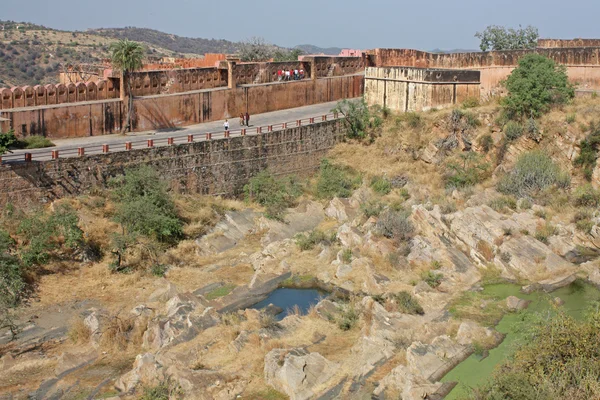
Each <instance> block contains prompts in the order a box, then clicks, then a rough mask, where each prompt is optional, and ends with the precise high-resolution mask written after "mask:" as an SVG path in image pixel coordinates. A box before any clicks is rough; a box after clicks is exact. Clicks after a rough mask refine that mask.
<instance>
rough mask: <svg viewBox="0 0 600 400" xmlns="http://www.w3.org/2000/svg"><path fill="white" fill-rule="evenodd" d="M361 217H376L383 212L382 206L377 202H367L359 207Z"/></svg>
mask: <svg viewBox="0 0 600 400" xmlns="http://www.w3.org/2000/svg"><path fill="white" fill-rule="evenodd" d="M360 209H361V211H362V212H363V215H364V216H365V217H367V218H371V217H377V216H378V215H379V214H381V212H382V211H383V204H381V203H380V202H378V201H373V200H371V201H368V202H366V203H362V204H361V205H360Z"/></svg>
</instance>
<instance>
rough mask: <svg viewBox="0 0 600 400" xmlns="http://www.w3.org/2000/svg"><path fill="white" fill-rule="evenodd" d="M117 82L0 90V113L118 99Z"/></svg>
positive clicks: (107, 81) (104, 80)
mask: <svg viewBox="0 0 600 400" xmlns="http://www.w3.org/2000/svg"><path fill="white" fill-rule="evenodd" d="M119 97H120V93H119V84H118V81H116V82H115V81H114V80H112V79H108V80H106V79H101V80H98V81H93V82H85V83H84V82H79V83H68V84H62V83H59V84H56V85H52V84H48V85H36V86H22V87H13V88H0V111H3V112H4V111H9V110H12V109H15V108H24V107H36V106H46V105H54V104H66V103H78V102H85V101H95V100H106V99H118V98H119Z"/></svg>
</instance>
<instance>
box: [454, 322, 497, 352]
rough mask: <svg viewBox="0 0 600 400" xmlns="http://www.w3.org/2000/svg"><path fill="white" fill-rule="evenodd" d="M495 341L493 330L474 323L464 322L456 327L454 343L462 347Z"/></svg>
mask: <svg viewBox="0 0 600 400" xmlns="http://www.w3.org/2000/svg"><path fill="white" fill-rule="evenodd" d="M492 340H493V341H495V340H496V333H495V331H494V330H493V329H490V328H487V327H483V326H481V325H479V324H478V323H477V322H475V321H464V322H463V323H461V324H460V326H459V327H458V332H457V333H456V342H457V343H458V344H461V345H463V346H467V345H470V344H473V343H474V342H479V343H481V342H484V343H486V342H489V341H492Z"/></svg>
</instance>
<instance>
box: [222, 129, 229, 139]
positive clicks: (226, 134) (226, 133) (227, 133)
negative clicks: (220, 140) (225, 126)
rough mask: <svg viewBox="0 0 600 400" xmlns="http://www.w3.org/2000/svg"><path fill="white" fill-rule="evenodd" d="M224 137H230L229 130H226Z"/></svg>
mask: <svg viewBox="0 0 600 400" xmlns="http://www.w3.org/2000/svg"><path fill="white" fill-rule="evenodd" d="M223 137H225V138H228V137H229V130H226V131H225V134H224V135H223Z"/></svg>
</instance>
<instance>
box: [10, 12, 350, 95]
mask: <svg viewBox="0 0 600 400" xmlns="http://www.w3.org/2000/svg"><path fill="white" fill-rule="evenodd" d="M120 39H129V40H134V41H136V42H140V43H142V44H143V45H144V46H145V47H146V54H147V55H148V56H152V57H165V56H166V57H197V56H199V55H203V54H205V53H226V54H232V53H237V52H238V51H239V49H240V44H241V43H240V42H231V41H228V40H221V39H202V38H188V37H183V36H177V35H172V34H169V33H164V32H160V31H157V30H154V29H147V28H134V27H126V28H100V29H89V30H87V31H84V32H69V31H61V30H56V29H52V28H47V27H44V26H41V25H35V24H31V23H27V22H14V21H2V20H0V87H11V86H24V85H38V84H46V83H56V82H58V75H59V72H61V71H64V70H65V69H66V68H68V67H69V66H70V65H77V66H86V67H85V68H87V66H91V67H90V68H92V69H93V68H95V67H94V66H97V65H101V64H103V63H104V61H105V60H106V59H108V58H109V56H110V53H109V46H110V44H111V43H113V42H115V41H117V40H120ZM276 47H278V46H276ZM297 48H299V49H301V50H302V51H304V52H305V53H307V54H321V53H323V54H330V55H337V54H339V52H340V50H341V49H340V48H337V47H331V48H320V47H317V46H313V45H301V46H297Z"/></svg>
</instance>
